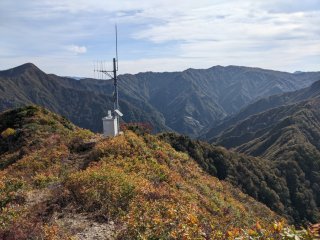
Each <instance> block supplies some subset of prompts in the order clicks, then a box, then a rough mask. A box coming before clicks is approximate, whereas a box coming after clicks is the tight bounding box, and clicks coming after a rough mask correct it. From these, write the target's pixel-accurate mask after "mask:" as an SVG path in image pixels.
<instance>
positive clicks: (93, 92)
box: [0, 64, 320, 137]
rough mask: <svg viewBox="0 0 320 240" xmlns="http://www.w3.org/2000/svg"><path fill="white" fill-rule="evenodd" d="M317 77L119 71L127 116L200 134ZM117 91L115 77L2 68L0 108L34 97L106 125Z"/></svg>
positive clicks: (241, 70) (96, 126)
mask: <svg viewBox="0 0 320 240" xmlns="http://www.w3.org/2000/svg"><path fill="white" fill-rule="evenodd" d="M318 79H320V72H314V73H299V74H291V73H285V72H278V71H271V70H264V69H259V68H248V67H237V66H228V67H222V66H215V67H212V68H209V69H187V70H185V71H182V72H164V73H153V72H146V73H138V74H134V75H132V74H124V75H120V76H119V88H120V90H119V92H120V100H121V102H120V106H121V107H122V111H123V112H124V114H125V116H124V120H125V121H147V122H150V123H151V124H152V125H154V128H155V130H157V131H160V130H169V129H171V130H174V131H176V132H179V133H183V134H188V135H190V136H193V137H195V136H198V135H199V134H200V133H201V132H205V131H207V130H208V128H209V127H211V126H212V125H213V124H214V123H217V122H218V121H220V120H221V119H223V118H225V117H227V116H229V115H231V114H234V113H237V112H238V111H239V110H240V109H242V108H243V107H245V106H247V105H248V104H250V103H252V102H253V101H255V100H257V99H259V98H261V97H268V96H270V95H273V94H277V93H283V92H288V91H294V90H297V89H301V88H303V87H307V86H309V85H310V84H312V83H313V82H314V81H316V80H318ZM112 92H113V86H112V82H110V81H107V82H106V81H99V80H95V79H80V80H74V79H70V78H66V77H59V76H56V75H53V74H49V75H47V74H45V73H44V72H42V71H41V70H40V69H38V68H37V67H36V66H34V65H33V64H24V65H22V66H19V67H17V68H13V69H9V70H6V71H1V72H0V93H1V97H0V110H4V109H7V108H10V107H15V106H19V105H23V104H30V103H35V104H39V105H42V106H44V107H48V108H49V109H50V110H52V111H54V112H57V113H60V114H62V115H64V116H66V117H68V118H69V119H71V120H72V121H73V122H74V123H76V124H77V125H79V126H81V127H85V128H89V129H91V130H94V131H101V118H102V117H103V116H104V115H105V114H106V111H107V109H108V108H110V107H111V99H112V96H111V94H112ZM106 93H109V94H110V95H109V96H107V94H106Z"/></svg>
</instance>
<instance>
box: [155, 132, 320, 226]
mask: <svg viewBox="0 0 320 240" xmlns="http://www.w3.org/2000/svg"><path fill="white" fill-rule="evenodd" d="M160 138H161V139H164V140H165V141H167V142H168V143H170V144H171V145H172V146H173V147H174V148H175V149H176V150H178V151H182V152H185V153H188V154H189V155H190V156H191V157H192V158H193V159H195V160H196V161H197V162H198V163H199V165H200V166H201V167H202V168H203V169H204V170H205V171H206V172H208V173H210V174H211V175H213V176H216V177H217V178H219V179H221V180H225V181H228V182H230V183H231V184H233V185H234V186H237V187H239V188H240V189H241V190H242V191H243V192H245V193H247V194H248V195H250V196H252V197H253V198H255V199H257V200H258V201H260V202H262V203H264V204H266V205H267V206H268V207H270V208H271V209H272V210H274V211H275V212H277V213H278V214H280V215H283V216H285V217H286V218H287V219H289V220H290V221H291V222H294V223H296V224H301V223H303V222H304V223H307V222H310V221H311V222H317V221H319V217H320V216H319V210H318V208H317V203H316V202H317V201H318V193H319V192H318V189H317V181H318V179H317V178H316V177H317V176H318V175H317V173H316V172H319V171H318V170H317V169H318V167H317V166H316V164H317V163H311V164H313V165H312V166H311V167H310V168H311V169H308V170H306V172H311V170H312V169H313V170H315V171H314V172H313V177H311V176H309V177H311V178H312V179H313V180H312V181H311V183H310V182H309V177H305V175H307V174H304V173H303V172H302V170H301V168H299V167H298V166H297V164H296V163H294V161H291V158H290V157H288V159H287V160H285V161H283V162H281V161H279V162H278V161H270V160H268V159H265V158H261V157H259V158H257V157H252V156H248V155H245V154H242V153H237V152H233V151H227V150H226V149H224V148H223V147H219V146H214V145H210V144H208V143H206V142H201V141H198V140H192V139H190V138H189V137H186V136H183V135H177V134H174V133H163V134H161V135H160ZM309 160H310V159H309ZM287 161H289V162H287ZM309 164H310V162H309ZM285 167H288V169H287V170H285ZM290 169H291V170H290ZM305 169H306V168H303V170H305ZM284 171H285V174H284V173H283V172H284ZM290 171H291V172H290ZM295 171H297V172H296V173H295ZM290 174H291V175H290ZM295 174H297V175H298V176H299V178H297V179H295V180H294V181H295V182H292V181H293V177H297V176H295ZM308 183H309V184H308ZM295 184H296V185H297V186H296V188H294V185H295ZM312 184H313V185H312ZM311 188H312V189H313V190H314V192H313V193H312V190H311ZM297 195H299V196H300V199H293V198H294V197H295V196H297Z"/></svg>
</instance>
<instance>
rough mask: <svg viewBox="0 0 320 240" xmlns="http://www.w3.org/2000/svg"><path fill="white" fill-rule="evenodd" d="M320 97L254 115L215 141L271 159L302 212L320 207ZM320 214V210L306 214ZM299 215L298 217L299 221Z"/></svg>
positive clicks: (291, 197) (292, 200)
mask: <svg viewBox="0 0 320 240" xmlns="http://www.w3.org/2000/svg"><path fill="white" fill-rule="evenodd" d="M319 106H320V98H319V97H316V98H312V99H309V100H305V101H301V102H298V103H295V104H291V105H285V106H281V107H277V108H273V109H270V110H267V111H265V112H262V113H259V114H256V115H252V116H250V117H248V118H247V119H245V120H243V121H240V122H239V123H237V124H235V125H234V126H231V127H230V128H228V129H227V130H225V131H224V132H222V134H221V135H219V136H218V137H217V138H215V139H213V141H214V142H215V143H216V144H218V145H223V146H225V147H227V148H234V149H235V150H236V151H238V152H242V153H246V154H249V155H252V156H259V157H262V158H265V159H269V160H270V162H271V163H272V164H274V165H275V166H276V168H277V169H278V170H279V174H281V175H282V176H284V177H285V178H286V179H287V182H288V183H290V185H288V187H289V190H290V199H291V202H292V203H293V204H295V205H296V209H297V210H298V211H300V210H302V209H304V208H305V209H307V208H308V206H309V207H310V206H312V207H313V208H315V209H317V208H318V209H319V206H320V187H319V182H320V144H319V139H320V108H319ZM305 213H306V214H312V215H313V214H314V215H318V214H319V210H313V211H306V212H305ZM297 218H298V216H295V219H297Z"/></svg>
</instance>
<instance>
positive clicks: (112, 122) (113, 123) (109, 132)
mask: <svg viewBox="0 0 320 240" xmlns="http://www.w3.org/2000/svg"><path fill="white" fill-rule="evenodd" d="M118 118H119V116H118V115H116V116H112V115H111V111H108V116H106V117H104V118H102V122H103V136H104V137H114V136H117V135H118V134H119V126H118V124H119V120H118Z"/></svg>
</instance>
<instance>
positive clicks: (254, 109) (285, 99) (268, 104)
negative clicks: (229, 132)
mask: <svg viewBox="0 0 320 240" xmlns="http://www.w3.org/2000/svg"><path fill="white" fill-rule="evenodd" d="M318 96H320V80H319V81H316V82H314V83H313V84H312V85H311V86H309V87H306V88H303V89H299V90H297V91H293V92H288V93H283V94H277V95H272V96H270V97H267V98H261V99H259V100H258V101H256V102H254V103H252V104H249V105H248V106H246V107H244V108H243V109H241V111H240V112H239V113H237V114H234V115H231V116H229V117H227V118H226V119H223V120H222V121H221V122H220V123H218V124H216V126H214V127H213V128H212V129H210V130H209V131H208V132H207V133H206V134H204V135H203V136H202V137H203V138H206V139H210V138H213V137H215V136H217V135H219V133H221V132H222V131H224V130H226V129H227V128H229V127H230V126H232V125H235V124H237V123H239V122H241V121H243V120H244V119H246V118H247V117H249V116H251V115H254V114H258V113H261V112H264V111H267V110H269V109H272V108H276V107H279V106H283V105H290V104H294V103H297V102H300V101H303V100H308V99H311V98H314V97H318Z"/></svg>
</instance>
